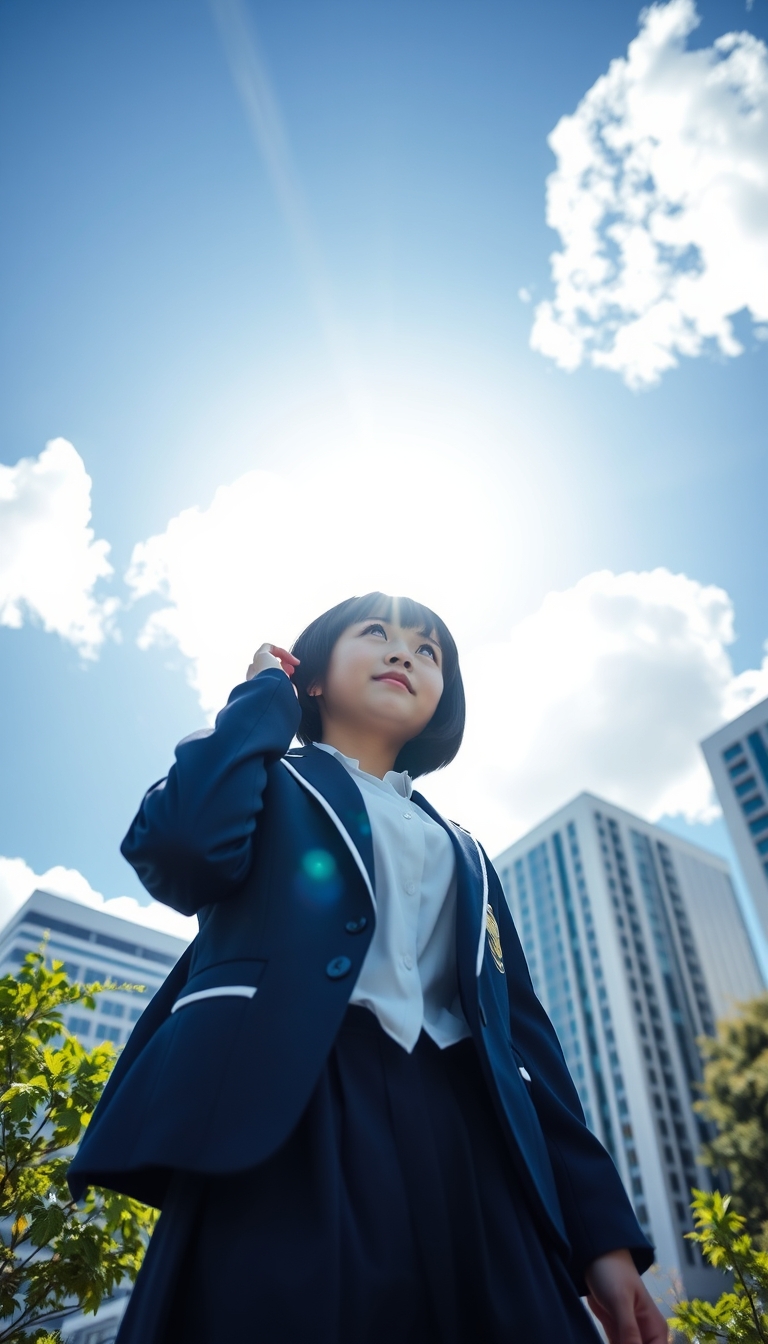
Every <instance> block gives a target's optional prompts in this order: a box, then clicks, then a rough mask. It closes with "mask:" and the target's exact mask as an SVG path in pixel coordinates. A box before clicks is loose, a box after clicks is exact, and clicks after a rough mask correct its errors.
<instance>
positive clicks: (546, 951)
mask: <svg viewBox="0 0 768 1344" xmlns="http://www.w3.org/2000/svg"><path fill="white" fill-rule="evenodd" d="M494 862H495V866H496V868H497V870H498V872H499V875H500V877H501V880H502V884H503V887H504V891H505V893H506V896H507V900H508V901H509V905H510V908H511V911H512V915H513V917H514V920H515V924H516V926H517V929H518V932H519V934H520V938H521V941H522V944H523V948H524V951H525V955H526V958H527V961H528V965H529V967H530V971H531V976H532V979H533V983H534V987H535V989H536V993H537V994H538V996H539V998H540V999H541V1001H542V1003H543V1004H544V1007H545V1008H546V1010H547V1012H548V1014H549V1016H550V1018H551V1019H552V1022H553V1024H554V1026H555V1029H556V1031H557V1034H558V1036H559V1038H560V1042H561V1044H562V1047H563V1051H564V1054H565V1058H566V1061H567V1063H568V1067H569V1069H570V1071H571V1074H572V1076H573V1079H574V1082H575V1083H576V1087H577V1089H578V1091H579V1095H580V1097H581V1101H582V1104H583V1106H584V1111H585V1114H586V1118H587V1123H588V1125H589V1127H590V1128H591V1129H592V1130H593V1131H594V1133H596V1134H597V1135H598V1136H599V1138H600V1139H601V1140H602V1142H603V1143H604V1144H605V1146H606V1148H607V1149H608V1151H609V1152H610V1153H611V1155H612V1156H613V1158H614V1160H615V1162H616V1165H617V1167H618V1169H619V1172H620V1174H621V1177H622V1179H623V1181H624V1184H625V1186H626V1188H627V1191H628V1192H629V1194H630V1197H631V1199H632V1201H633V1204H634V1207H635V1211H636V1213H637V1216H638V1220H639V1222H640V1224H641V1226H642V1227H643V1229H644V1230H645V1231H646V1233H647V1235H648V1236H649V1238H650V1239H651V1241H653V1243H654V1245H655V1246H656V1254H657V1260H658V1262H659V1266H660V1269H661V1272H662V1283H661V1284H660V1288H661V1290H662V1292H663V1290H664V1282H665V1280H666V1278H667V1276H669V1278H670V1279H671V1280H672V1281H673V1282H674V1281H675V1280H677V1281H682V1282H681V1287H682V1291H683V1294H684V1295H685V1296H694V1295H695V1296H702V1297H708V1296H710V1295H711V1294H712V1293H713V1292H714V1293H718V1292H719V1275H718V1274H716V1273H715V1271H713V1270H711V1269H709V1268H708V1267H706V1266H705V1264H704V1263H703V1261H702V1259H701V1256H700V1255H699V1252H698V1248H695V1247H694V1246H693V1245H692V1244H691V1242H689V1241H686V1240H684V1233H685V1232H687V1231H689V1230H690V1229H691V1226H692V1224H691V1218H690V1210H689V1198H690V1196H689V1192H690V1190H691V1187H693V1186H696V1187H698V1188H708V1187H710V1186H711V1183H712V1176H711V1173H710V1172H709V1171H708V1170H707V1169H706V1168H703V1167H701V1166H700V1165H699V1164H698V1163H697V1155H698V1151H699V1149H700V1146H701V1143H702V1141H703V1140H705V1139H706V1137H707V1131H706V1128H705V1126H704V1124H703V1122H702V1120H701V1119H700V1118H699V1117H697V1116H695V1115H694V1112H693V1109H692V1102H693V1101H694V1100H695V1099H696V1097H697V1091H696V1084H697V1083H698V1081H699V1079H700V1077H701V1063H700V1059H699V1054H698V1051H697V1048H696V1037H697V1036H699V1035H702V1034H705V1033H707V1034H711V1033H712V1032H713V1030H714V1024H715V1021H716V1019H717V1018H718V1017H719V1016H721V1015H723V1014H725V1013H728V1012H729V1011H730V1010H731V1008H732V1006H733V1004H734V1003H735V1002H736V1001H738V1000H740V999H744V998H748V997H750V996H751V995H754V994H758V993H760V991H761V990H762V988H763V982H762V977H761V975H760V972H759V969H758V966H757V962H756V960H755V957H754V953H753V951H752V948H751V945H750V942H749V939H748V937H747V932H746V929H745V927H744V923H743V920H742V917H741V912H740V909H739V905H738V903H737V900H736V896H735V893H734V890H733V885H732V883H731V879H730V874H729V871H728V865H727V864H726V863H725V862H724V861H723V860H722V859H720V858H718V857H716V856H715V855H713V854H710V853H708V852H707V851H706V850H703V849H700V848H699V847H698V846H695V845H692V844H689V843H688V842H686V841H684V840H680V839H678V838H677V837H676V836H673V835H671V834H670V833H669V832H668V831H665V830H663V829H662V828H660V827H658V826H652V825H650V824H649V823H648V822H645V821H642V820H641V819H640V818H639V817H635V816H633V815H632V814H631V813H629V812H625V811H623V810H622V809H621V808H618V807H613V806H612V805H611V804H609V803H606V802H604V801H603V800H602V799H600V798H596V797H594V796H592V795H591V794H587V793H583V794H580V795H579V797H577V798H575V799H574V800H573V802H571V803H569V804H568V805H567V806H566V807H564V808H562V809H561V810H560V811H559V812H557V813H555V814H554V816H552V817H550V818H548V820H546V821H544V822H542V823H541V825H539V826H537V827H536V828H535V829H534V830H532V831H529V832H528V834H527V835H525V836H524V837H523V838H522V839H520V840H518V841H516V843H515V844H514V845H511V846H510V848H509V849H507V850H505V851H504V853H503V854H501V855H499V857H498V858H497V859H496V860H495V861H494Z"/></svg>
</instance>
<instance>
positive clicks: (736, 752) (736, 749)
mask: <svg viewBox="0 0 768 1344" xmlns="http://www.w3.org/2000/svg"><path fill="white" fill-rule="evenodd" d="M743 750H744V749H743V747H742V745H741V743H740V742H734V744H733V746H732V747H728V748H727V750H726V751H724V752H723V760H724V761H725V763H726V765H727V764H728V762H729V761H733V760H735V758H736V757H737V756H741V754H742V751H743Z"/></svg>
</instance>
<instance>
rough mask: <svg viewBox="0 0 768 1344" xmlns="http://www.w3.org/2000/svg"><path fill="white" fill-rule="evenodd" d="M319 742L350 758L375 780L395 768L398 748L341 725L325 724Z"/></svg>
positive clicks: (378, 738)
mask: <svg viewBox="0 0 768 1344" xmlns="http://www.w3.org/2000/svg"><path fill="white" fill-rule="evenodd" d="M321 740H322V742H324V743H325V745H326V746H328V747H335V748H336V750H337V751H340V752H341V754H342V756H350V757H351V758H352V760H354V761H357V762H358V763H359V766H360V769H361V770H364V771H365V773H366V774H367V775H375V776H376V778H377V779H383V778H384V776H385V775H386V773H387V771H388V770H394V768H395V761H396V759H397V753H398V751H399V747H396V746H393V745H392V743H391V742H382V740H381V738H380V737H370V738H367V737H365V736H361V735H360V733H359V731H356V730H353V729H350V728H346V727H345V726H344V725H343V724H326V725H325V726H324V727H323V736H322V739H321Z"/></svg>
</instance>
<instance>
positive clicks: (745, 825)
mask: <svg viewBox="0 0 768 1344" xmlns="http://www.w3.org/2000/svg"><path fill="white" fill-rule="evenodd" d="M701 747H702V751H703V752H704V756H705V758H706V762H707V765H708V766H709V771H710V774H711V775H712V780H713V782H714V785H715V789H716V791H717V796H718V798H719V800H720V806H721V807H722V809H723V816H724V817H725V822H726V825H727V827H728V830H729V832H730V835H731V839H732V841H733V845H734V849H735V850H736V854H737V856H738V860H739V866H740V868H741V871H742V873H743V874H744V880H745V882H746V884H747V887H748V889H749V893H750V895H751V897H752V902H753V904H754V907H755V910H756V912H757V916H758V919H759V920H760V923H761V925H762V928H763V932H764V933H765V937H766V939H768V700H762V701H761V702H760V704H759V705H753V706H752V708H751V709H748V710H747V711H746V713H745V714H741V715H740V716H739V718H738V719H734V720H733V722H732V723H727V724H726V725H725V727H724V728H720V729H718V731H717V732H716V733H713V734H712V736H711V737H708V738H707V739H706V741H704V742H702V744H701Z"/></svg>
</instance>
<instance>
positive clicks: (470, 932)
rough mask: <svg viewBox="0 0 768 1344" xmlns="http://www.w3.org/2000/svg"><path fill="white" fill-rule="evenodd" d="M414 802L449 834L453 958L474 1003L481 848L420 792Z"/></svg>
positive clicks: (481, 938) (482, 888) (482, 897)
mask: <svg viewBox="0 0 768 1344" xmlns="http://www.w3.org/2000/svg"><path fill="white" fill-rule="evenodd" d="M412 798H413V801H414V802H415V803H417V804H418V806H419V807H420V808H422V809H423V811H424V812H426V813H427V814H428V815H429V816H430V817H432V819H433V821H436V822H438V824H439V825H440V826H442V828H443V830H444V831H447V832H448V835H449V836H450V838H451V842H452V844H453V848H454V851H455V854H456V869H457V871H456V876H457V882H456V935H457V945H456V956H457V963H458V970H459V983H460V985H461V986H462V989H463V991H464V995H463V996H464V997H466V995H467V994H469V997H470V1001H471V1002H473V1003H477V977H478V976H479V974H480V971H481V969H482V965H483V954H484V951H485V942H486V938H485V907H486V904H487V901H488V874H487V872H486V867H485V859H484V857H483V854H482V851H481V849H480V846H479V845H478V843H477V841H476V840H475V839H474V837H473V836H471V835H470V833H469V831H465V830H464V829H463V828H462V827H461V826H458V825H457V824H456V822H453V821H446V820H445V818H444V817H441V815H440V813H439V812H437V811H436V810H435V808H434V807H432V805H431V803H428V802H427V800H426V798H424V797H422V795H421V794H420V793H415V792H414V793H413V794H412Z"/></svg>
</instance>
